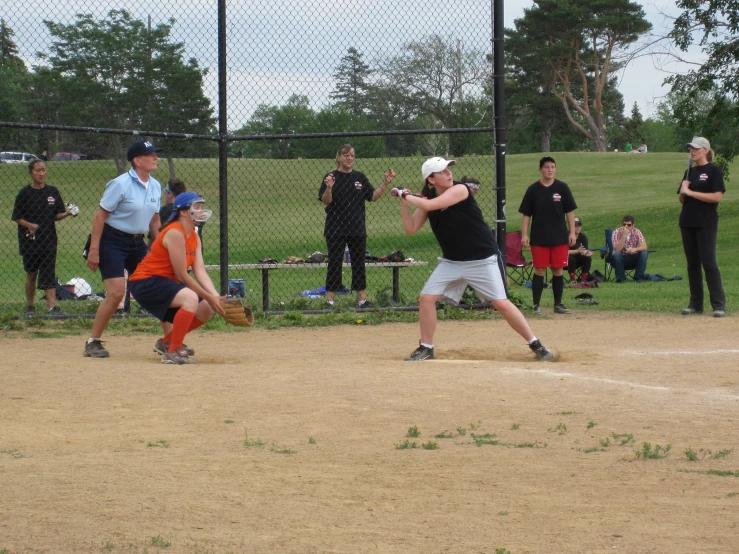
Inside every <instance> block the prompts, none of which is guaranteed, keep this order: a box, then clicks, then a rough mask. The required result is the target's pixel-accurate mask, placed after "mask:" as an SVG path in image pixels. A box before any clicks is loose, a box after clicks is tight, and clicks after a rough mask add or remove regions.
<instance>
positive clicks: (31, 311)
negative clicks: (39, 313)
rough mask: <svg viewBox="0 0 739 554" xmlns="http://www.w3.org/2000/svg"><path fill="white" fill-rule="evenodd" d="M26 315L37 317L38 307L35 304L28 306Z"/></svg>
mask: <svg viewBox="0 0 739 554" xmlns="http://www.w3.org/2000/svg"><path fill="white" fill-rule="evenodd" d="M24 314H25V316H26V317H36V307H35V306H26V311H25V312H24Z"/></svg>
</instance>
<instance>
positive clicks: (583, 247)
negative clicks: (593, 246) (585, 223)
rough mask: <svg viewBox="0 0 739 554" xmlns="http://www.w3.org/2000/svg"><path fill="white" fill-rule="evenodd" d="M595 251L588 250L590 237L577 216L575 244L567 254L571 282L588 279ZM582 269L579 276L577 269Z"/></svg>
mask: <svg viewBox="0 0 739 554" xmlns="http://www.w3.org/2000/svg"><path fill="white" fill-rule="evenodd" d="M592 257H593V253H592V252H591V251H590V250H588V237H587V235H585V233H583V232H582V221H580V218H578V217H576V218H575V244H574V245H573V246H570V250H569V255H568V256H567V273H569V274H570V284H571V285H574V284H575V283H576V282H578V281H580V282H584V281H587V280H588V276H589V275H590V265H591V264H592V262H593V260H592ZM578 269H579V270H580V277H579V278H578V276H577V270H578Z"/></svg>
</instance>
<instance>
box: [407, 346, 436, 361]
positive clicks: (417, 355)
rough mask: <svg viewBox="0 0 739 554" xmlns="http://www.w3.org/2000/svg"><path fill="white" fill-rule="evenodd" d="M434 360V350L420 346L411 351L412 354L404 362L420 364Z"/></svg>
mask: <svg viewBox="0 0 739 554" xmlns="http://www.w3.org/2000/svg"><path fill="white" fill-rule="evenodd" d="M433 359H434V348H433V347H431V348H429V347H428V346H423V345H422V344H419V345H418V348H416V349H415V350H414V351H413V354H411V355H410V356H408V357H407V358H406V359H405V361H406V362H420V361H423V360H433Z"/></svg>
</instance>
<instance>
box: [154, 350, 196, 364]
mask: <svg viewBox="0 0 739 554" xmlns="http://www.w3.org/2000/svg"><path fill="white" fill-rule="evenodd" d="M162 363H163V364H177V365H185V364H196V363H198V362H196V361H195V360H192V359H190V358H189V357H188V356H186V355H185V356H183V355H182V349H180V350H175V351H174V352H165V353H164V354H162Z"/></svg>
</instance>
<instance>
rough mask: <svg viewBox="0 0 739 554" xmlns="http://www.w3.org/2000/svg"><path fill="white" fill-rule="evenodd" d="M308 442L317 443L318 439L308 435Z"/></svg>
mask: <svg viewBox="0 0 739 554" xmlns="http://www.w3.org/2000/svg"><path fill="white" fill-rule="evenodd" d="M308 444H316V439H314V438H313V437H308Z"/></svg>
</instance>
